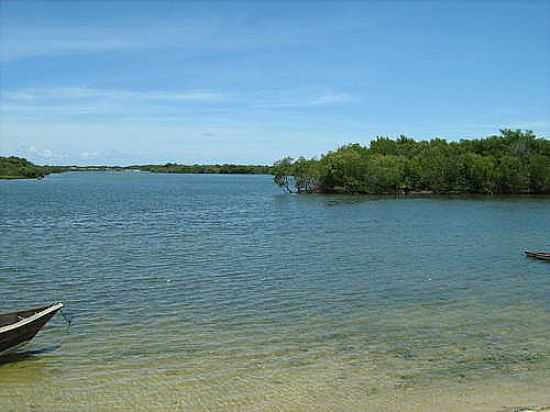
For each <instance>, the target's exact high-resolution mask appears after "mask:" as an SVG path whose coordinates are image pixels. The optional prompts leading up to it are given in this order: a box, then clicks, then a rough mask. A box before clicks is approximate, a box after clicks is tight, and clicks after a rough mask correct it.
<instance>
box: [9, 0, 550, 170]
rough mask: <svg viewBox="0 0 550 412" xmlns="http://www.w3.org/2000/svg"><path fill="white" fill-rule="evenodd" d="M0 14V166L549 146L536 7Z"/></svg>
mask: <svg viewBox="0 0 550 412" xmlns="http://www.w3.org/2000/svg"><path fill="white" fill-rule="evenodd" d="M0 4H1V5H0V64H1V66H0V67H1V68H0V89H1V95H0V154H3V155H12V154H15V155H20V156H24V157H27V158H28V159H30V160H32V161H35V162H37V163H40V164H45V163H49V164H131V163H164V162H168V161H170V162H180V163H218V162H232V163H271V162H273V161H274V160H276V159H278V158H280V157H282V156H284V155H294V156H298V155H305V156H308V157H309V156H318V155H320V154H321V153H324V152H326V151H327V150H330V149H333V148H336V147H337V146H338V145H342V144H345V143H351V142H359V143H364V144H366V143H368V141H369V140H370V139H372V138H373V137H375V136H377V135H385V136H398V135H399V134H406V135H408V136H411V137H415V138H419V139H424V138H432V137H446V138H449V139H458V138H461V137H481V136H486V135H489V134H495V133H498V129H499V128H504V127H510V128H528V129H532V130H533V131H535V133H537V134H538V135H540V136H546V137H550V2H548V1H536V0H532V1H487V2H483V1H479V2H478V1H476V2H474V1H466V0H464V1H456V2H453V1H437V2H429V1H403V2H399V1H388V2H382V1H370V2H369V1H363V2H328V1H323V2H321V1H304V2H290V1H287V2H285V1H276V2H268V1H256V2H250V3H246V2H236V1H226V2H205V1H203V2H184V1H181V2H175V1H174V2H162V1H160V2H147V1H144V0H140V1H128V2H107V1H90V2H85V1H76V2H61V1H52V2H47V3H45V2H42V3H40V2H31V1H25V2H22V1H21V2H19V1H9V0H3V1H2V2H1V3H0Z"/></svg>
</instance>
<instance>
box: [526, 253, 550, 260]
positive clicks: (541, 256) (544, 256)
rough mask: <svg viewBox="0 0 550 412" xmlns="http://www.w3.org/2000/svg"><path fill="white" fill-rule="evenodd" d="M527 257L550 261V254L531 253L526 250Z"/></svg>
mask: <svg viewBox="0 0 550 412" xmlns="http://www.w3.org/2000/svg"><path fill="white" fill-rule="evenodd" d="M525 255H526V256H527V257H530V258H535V259H540V260H547V261H550V252H531V251H529V250H526V251H525Z"/></svg>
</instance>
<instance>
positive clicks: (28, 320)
mask: <svg viewBox="0 0 550 412" xmlns="http://www.w3.org/2000/svg"><path fill="white" fill-rule="evenodd" d="M62 307H63V304H61V303H58V304H56V305H52V306H46V307H43V308H37V309H32V310H28V311H22V312H14V313H8V314H5V315H0V325H1V326H0V355H3V354H6V353H10V352H13V351H14V350H16V349H19V348H21V347H22V346H24V345H26V344H27V343H29V342H30V341H31V340H32V338H34V337H35V335H36V334H37V333H38V332H39V331H40V329H42V328H43V327H44V325H45V324H46V323H48V321H49V320H50V319H51V318H52V317H53V316H54V315H55V314H56V313H57V312H58V311H59V310H60V309H61V308H62Z"/></svg>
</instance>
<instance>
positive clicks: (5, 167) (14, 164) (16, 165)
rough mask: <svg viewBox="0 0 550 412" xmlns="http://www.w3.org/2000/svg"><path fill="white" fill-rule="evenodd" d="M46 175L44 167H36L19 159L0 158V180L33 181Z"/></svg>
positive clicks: (13, 157)
mask: <svg viewBox="0 0 550 412" xmlns="http://www.w3.org/2000/svg"><path fill="white" fill-rule="evenodd" d="M47 174H48V170H47V168H46V167H43V166H37V165H35V164H33V163H31V162H29V161H28V160H26V159H23V158H21V157H15V156H10V157H2V156H0V178H5V179H18V178H19V179H20V178H27V179H34V178H39V177H44V176H46V175H47Z"/></svg>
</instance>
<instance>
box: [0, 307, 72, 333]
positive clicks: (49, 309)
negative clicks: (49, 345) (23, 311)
mask: <svg viewBox="0 0 550 412" xmlns="http://www.w3.org/2000/svg"><path fill="white" fill-rule="evenodd" d="M63 306H64V305H63V303H61V302H59V303H54V304H53V305H51V306H49V307H47V308H46V309H44V310H41V311H40V312H37V313H35V314H34V315H31V316H29V317H27V318H24V319H21V320H20V321H19V322H15V323H12V324H10V325H6V326H2V327H0V334H2V333H5V332H9V331H12V330H15V329H18V328H20V327H22V326H25V325H27V324H29V323H32V322H34V321H36V320H38V319H40V318H42V317H44V316H46V315H49V314H50V313H52V312H57V311H58V310H60V309H62V308H63Z"/></svg>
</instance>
